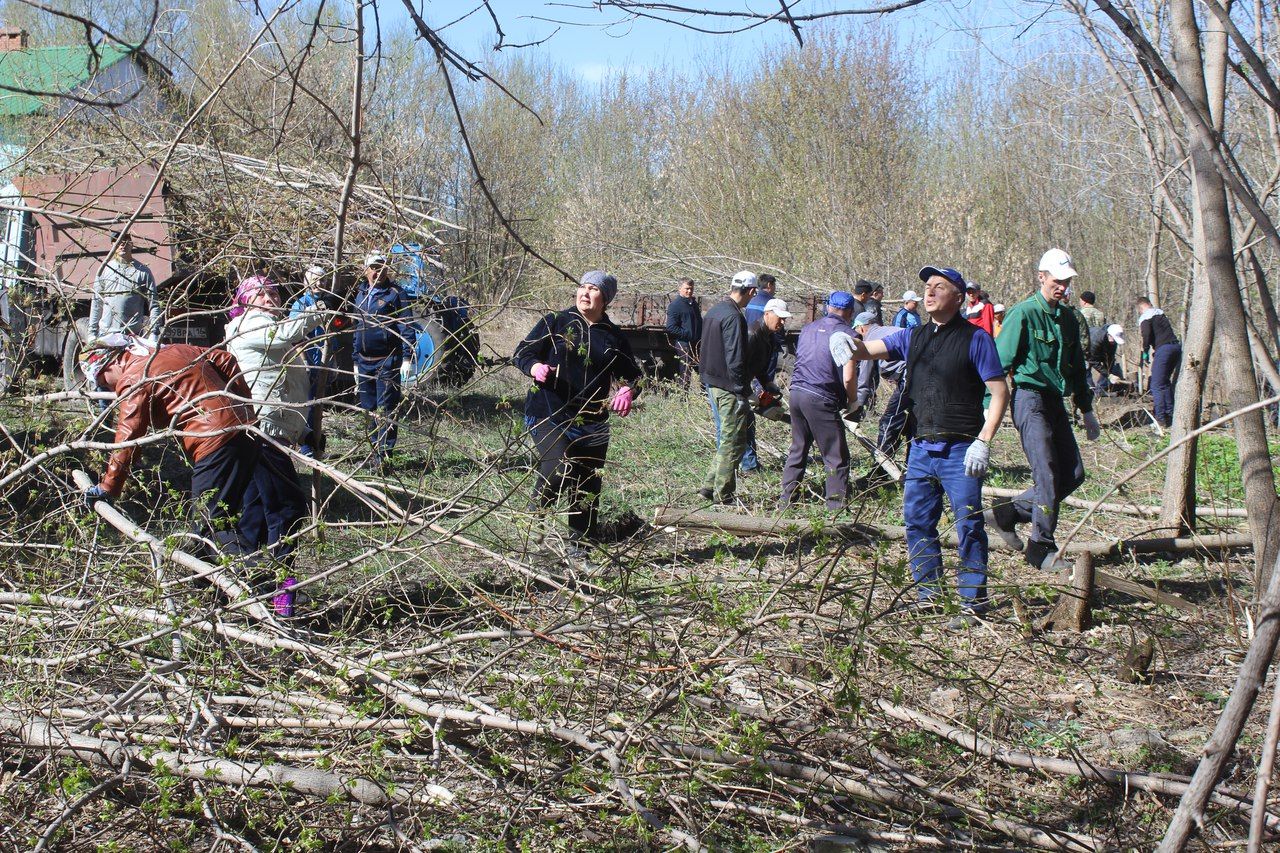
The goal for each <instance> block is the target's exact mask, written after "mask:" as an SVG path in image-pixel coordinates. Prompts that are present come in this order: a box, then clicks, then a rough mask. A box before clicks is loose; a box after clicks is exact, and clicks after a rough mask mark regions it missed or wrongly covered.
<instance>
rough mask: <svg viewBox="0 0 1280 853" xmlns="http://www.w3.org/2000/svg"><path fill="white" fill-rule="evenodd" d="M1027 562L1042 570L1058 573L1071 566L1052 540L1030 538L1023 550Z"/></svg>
mask: <svg viewBox="0 0 1280 853" xmlns="http://www.w3.org/2000/svg"><path fill="white" fill-rule="evenodd" d="M1023 555H1024V556H1025V557H1026V558H1027V564H1028V565H1030V566H1031V567H1032V568H1036V569H1039V570H1040V571H1042V572H1052V573H1058V572H1063V571H1066V570H1067V569H1069V568H1071V564H1070V563H1068V562H1067V561H1066V560H1064V559H1063V558H1062V555H1061V554H1059V553H1058V549H1057V547H1055V546H1054V544H1053V543H1052V542H1039V541H1037V540H1035V539H1032V540H1031V541H1030V542H1028V543H1027V548H1026V550H1025V551H1023Z"/></svg>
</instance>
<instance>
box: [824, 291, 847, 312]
mask: <svg viewBox="0 0 1280 853" xmlns="http://www.w3.org/2000/svg"><path fill="white" fill-rule="evenodd" d="M827 305H829V306H830V307H832V308H835V309H837V310H841V309H844V308H852V307H853V294H852V293H850V292H849V291H847V290H833V291H831V295H830V296H828V297H827Z"/></svg>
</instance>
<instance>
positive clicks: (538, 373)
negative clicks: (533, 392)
mask: <svg viewBox="0 0 1280 853" xmlns="http://www.w3.org/2000/svg"><path fill="white" fill-rule="evenodd" d="M529 375H531V376H532V377H533V381H534V382H546V381H547V377H548V376H550V375H551V365H549V364H543V363H542V362H538V363H537V364H535V365H534V366H533V370H531V371H530V372H529Z"/></svg>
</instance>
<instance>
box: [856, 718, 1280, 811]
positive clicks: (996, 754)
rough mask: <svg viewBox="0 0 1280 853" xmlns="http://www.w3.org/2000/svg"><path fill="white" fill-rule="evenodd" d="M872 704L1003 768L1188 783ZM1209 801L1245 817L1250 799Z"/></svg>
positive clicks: (1139, 783) (1179, 787)
mask: <svg viewBox="0 0 1280 853" xmlns="http://www.w3.org/2000/svg"><path fill="white" fill-rule="evenodd" d="M876 707H878V708H879V709H880V710H881V711H882V712H884V713H885V714H886V715H887V716H889V717H892V718H893V719H895V720H901V721H902V722H904V723H911V724H912V725H915V726H919V727H920V728H922V729H924V730H925V731H928V732H932V733H933V734H935V735H938V736H939V737H942V738H946V739H947V740H949V741H950V742H951V743H954V744H956V745H957V746H960V747H963V748H964V749H967V750H969V751H970V752H974V753H977V754H978V755H981V756H983V757H985V758H990V759H991V760H992V761H995V762H998V763H1000V764H1003V765H1005V766H1006V767H1019V768H1023V769H1026V770H1036V771H1039V772H1041V773H1045V774H1049V775H1054V776H1079V777H1081V778H1083V779H1088V780H1089V781H1091V782H1101V783H1103V784H1106V785H1113V786H1115V787H1117V788H1120V789H1121V790H1125V789H1128V788H1137V789H1138V790H1141V791H1149V792H1151V793H1153V794H1166V795H1169V796H1174V797H1180V796H1182V795H1183V794H1185V793H1186V791H1187V788H1188V786H1189V784H1190V783H1188V782H1181V781H1178V780H1176V779H1168V778H1165V777H1163V776H1154V775H1152V774H1150V773H1143V772H1140V771H1135V770H1121V769H1119V768H1114V767H1103V766H1099V765H1097V764H1092V763H1090V762H1087V761H1083V760H1081V759H1079V758H1074V757H1073V758H1047V757H1045V756H1040V755H1032V754H1031V753H1027V752H1019V751H1018V750H1013V749H1006V748H1005V747H1003V746H1000V745H998V744H996V743H994V742H992V741H989V740H987V739H986V738H984V737H982V736H981V735H979V734H977V733H976V732H974V731H971V730H969V729H965V728H961V727H959V726H955V725H952V724H951V723H947V722H944V721H943V720H939V719H937V718H936V717H931V716H929V715H927V714H922V713H920V712H919V711H914V710H912V709H910V708H904V707H902V706H901V705H895V704H893V703H892V702H889V701H887V700H885V699H878V700H876ZM1212 800H1213V802H1214V804H1215V805H1219V806H1222V807H1223V808H1225V809H1229V810H1231V811H1233V812H1236V813H1237V814H1240V815H1242V816H1246V817H1247V816H1248V815H1249V813H1250V809H1252V807H1253V801H1252V800H1250V799H1249V798H1248V797H1247V796H1246V795H1244V794H1240V793H1237V792H1235V791H1231V790H1228V789H1223V788H1219V789H1217V790H1215V791H1214V792H1213V796H1212ZM1266 817H1267V825H1268V826H1269V827H1270V828H1271V829H1273V830H1275V829H1280V817H1277V816H1276V815H1274V814H1272V813H1270V812H1268V813H1267V815H1266Z"/></svg>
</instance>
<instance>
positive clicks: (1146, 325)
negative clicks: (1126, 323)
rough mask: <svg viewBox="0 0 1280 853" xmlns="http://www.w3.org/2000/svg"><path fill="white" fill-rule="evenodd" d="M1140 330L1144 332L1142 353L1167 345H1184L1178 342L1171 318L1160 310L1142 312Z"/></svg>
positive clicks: (1152, 309) (1150, 309)
mask: <svg viewBox="0 0 1280 853" xmlns="http://www.w3.org/2000/svg"><path fill="white" fill-rule="evenodd" d="M1138 328H1139V329H1140V330H1141V331H1142V351H1143V352H1146V351H1147V350H1152V351H1154V350H1155V349H1156V348H1157V347H1162V346H1164V345H1165V344H1178V343H1182V342H1181V341H1179V340H1178V336H1177V334H1175V333H1174V331H1173V325H1172V324H1171V323H1170V322H1169V318H1168V317H1166V316H1165V315H1164V312H1163V311H1161V310H1160V309H1159V308H1149V309H1147V310H1146V311H1143V312H1142V318H1141V319H1140V320H1139V321H1138Z"/></svg>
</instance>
